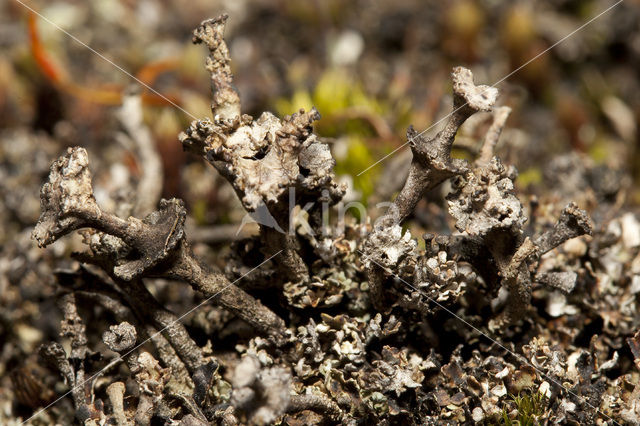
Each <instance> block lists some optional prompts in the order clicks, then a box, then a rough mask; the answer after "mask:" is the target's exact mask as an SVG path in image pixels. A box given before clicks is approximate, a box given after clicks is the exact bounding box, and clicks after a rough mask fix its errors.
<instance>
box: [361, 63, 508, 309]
mask: <svg viewBox="0 0 640 426" xmlns="http://www.w3.org/2000/svg"><path fill="white" fill-rule="evenodd" d="M452 79H453V111H452V113H451V114H450V116H449V118H448V120H447V123H446V125H445V127H444V129H442V130H441V131H440V132H439V133H438V134H437V135H436V136H435V137H434V138H425V137H423V136H422V135H419V134H418V133H417V132H416V131H415V130H414V129H413V127H410V128H409V130H408V131H407V140H408V141H409V146H410V147H411V151H412V153H413V159H412V161H411V165H410V167H409V175H408V176H407V180H406V182H405V184H404V186H403V187H402V190H401V191H400V193H399V194H398V196H397V197H396V198H395V200H394V201H393V203H392V205H391V207H390V208H389V210H388V212H387V214H386V215H385V216H384V217H383V218H381V219H380V220H379V221H378V222H377V225H376V228H375V229H374V230H373V232H372V233H371V234H370V236H369V238H368V241H367V243H366V245H365V255H366V256H367V258H370V259H371V260H370V261H368V262H367V277H368V279H369V288H370V295H371V300H372V303H373V305H374V306H375V307H376V309H378V310H384V309H385V303H384V297H383V295H384V290H383V288H382V285H383V283H384V277H385V271H384V268H383V267H381V265H382V266H384V267H392V266H395V265H394V263H396V262H397V261H398V260H399V259H400V257H401V256H399V255H394V256H389V253H391V252H394V253H398V252H401V251H403V250H402V249H399V248H397V247H389V250H386V251H385V250H381V246H382V247H384V246H392V245H396V243H394V241H396V242H400V241H401V239H402V238H401V231H400V228H399V225H400V223H401V222H402V221H404V220H405V219H406V218H407V217H408V216H409V215H410V214H411V213H413V211H414V209H415V207H416V205H417V204H418V202H419V201H420V199H421V198H422V197H423V196H424V194H425V193H426V192H428V191H429V190H431V189H433V188H435V187H436V186H438V185H439V184H441V183H442V182H443V181H445V180H446V179H448V178H450V177H452V176H455V175H458V174H462V173H464V172H465V171H466V170H467V167H466V162H465V161H463V160H459V159H453V158H451V147H452V145H453V142H454V140H455V136H456V133H457V131H458V129H459V128H460V126H462V124H463V123H464V122H465V121H466V120H467V119H468V118H469V117H470V116H471V115H473V114H475V113H476V112H478V111H488V110H490V109H491V108H492V106H493V104H494V102H495V100H496V97H497V94H498V91H497V89H495V88H493V87H488V86H476V85H475V84H474V83H473V74H472V73H471V71H469V70H468V69H466V68H462V67H456V68H454V69H453V73H452ZM390 237H391V238H390ZM391 240H393V241H391ZM402 245H403V246H405V247H407V244H402ZM408 250H410V248H407V249H406V250H404V251H407V252H408Z"/></svg>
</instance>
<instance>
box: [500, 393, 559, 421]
mask: <svg viewBox="0 0 640 426" xmlns="http://www.w3.org/2000/svg"><path fill="white" fill-rule="evenodd" d="M511 401H513V403H515V406H516V410H517V415H516V418H515V419H512V418H511V417H510V416H509V409H508V407H503V408H502V423H501V424H503V425H505V426H513V425H518V426H533V425H537V424H540V422H539V420H540V417H541V416H542V415H544V412H545V408H546V407H547V405H548V399H547V397H546V396H545V395H544V394H542V393H540V392H531V393H525V394H522V395H521V394H520V393H518V395H511Z"/></svg>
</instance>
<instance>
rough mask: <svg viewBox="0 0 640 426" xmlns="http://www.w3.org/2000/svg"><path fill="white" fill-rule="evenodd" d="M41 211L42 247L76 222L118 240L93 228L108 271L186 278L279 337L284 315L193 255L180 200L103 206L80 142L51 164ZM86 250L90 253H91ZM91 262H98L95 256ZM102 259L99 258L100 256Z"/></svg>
mask: <svg viewBox="0 0 640 426" xmlns="http://www.w3.org/2000/svg"><path fill="white" fill-rule="evenodd" d="M41 203H42V214H41V216H40V220H39V221H38V224H37V225H36V228H35V229H34V232H33V235H34V237H35V239H36V240H37V241H38V244H39V245H40V246H41V247H43V246H46V245H48V244H51V243H52V242H53V241H55V240H56V239H58V238H59V237H60V236H62V235H65V234H67V233H69V232H71V231H72V230H75V229H79V228H92V229H94V230H97V231H100V232H102V233H104V234H107V235H109V236H113V237H117V238H118V239H119V240H121V241H122V242H124V243H125V245H122V243H121V242H119V241H118V240H113V239H110V240H109V239H106V238H105V237H104V234H95V235H94V236H93V237H94V238H93V240H92V241H91V244H90V246H91V249H92V251H93V256H94V257H95V258H96V259H104V258H106V259H108V262H110V263H111V268H110V269H109V270H108V271H107V272H108V273H109V274H110V275H113V276H115V277H117V278H118V279H120V280H123V281H128V282H130V281H133V280H135V279H139V278H142V277H165V278H177V279H181V280H184V281H187V282H188V283H189V284H191V285H192V286H193V287H194V288H195V289H196V290H198V291H202V292H203V293H205V295H207V296H210V297H211V296H216V297H217V300H218V302H219V303H220V304H221V305H222V306H223V307H225V308H227V309H229V310H231V311H232V312H234V313H235V314H236V315H238V316H239V317H240V318H242V319H244V320H246V321H247V322H249V323H250V324H252V325H254V326H256V327H257V328H258V330H260V331H261V332H263V333H266V334H269V335H273V336H276V337H281V336H282V335H283V333H284V321H282V319H280V318H279V317H277V316H276V315H275V314H274V313H273V312H272V311H271V310H269V309H268V308H267V307H266V306H264V305H263V304H262V303H260V302H259V301H258V300H256V299H255V298H253V297H252V296H250V295H249V294H247V293H246V292H245V291H244V290H242V289H240V288H238V287H237V286H235V285H234V284H232V283H230V282H229V280H227V278H226V277H225V276H224V275H222V274H221V273H218V272H213V271H210V270H209V269H208V268H207V267H206V266H204V265H202V264H201V263H200V262H199V261H198V260H197V259H195V257H194V256H193V254H192V252H191V249H190V247H189V246H188V244H187V242H186V241H185V234H184V221H185V217H186V211H185V209H184V206H183V205H182V202H180V201H179V200H175V199H173V200H162V201H161V202H160V210H158V211H155V212H153V213H151V214H150V215H148V216H147V217H146V218H145V219H144V220H140V219H138V218H135V217H129V218H128V219H127V220H124V219H121V218H119V217H117V216H115V215H113V214H110V213H108V212H104V211H102V210H101V209H100V208H99V207H98V205H97V203H96V201H95V198H94V197H93V189H92V187H91V175H90V173H89V170H88V156H87V152H86V151H85V150H84V149H83V148H70V149H69V150H68V152H67V154H66V155H64V156H62V157H61V158H60V159H59V160H58V161H57V162H55V163H54V164H53V165H52V167H51V173H50V175H49V182H47V183H46V184H44V185H43V187H42V192H41ZM90 256H91V255H90ZM95 263H100V261H99V260H96V262H95ZM103 263H104V262H103Z"/></svg>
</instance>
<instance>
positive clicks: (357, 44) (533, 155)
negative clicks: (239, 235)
mask: <svg viewBox="0 0 640 426" xmlns="http://www.w3.org/2000/svg"><path fill="white" fill-rule="evenodd" d="M26 4H28V6H29V7H32V8H33V9H34V10H36V11H37V12H38V13H41V14H42V15H43V16H44V17H46V18H47V19H49V20H51V21H52V22H54V23H56V24H57V25H59V26H60V27H62V28H63V29H64V30H65V31H68V32H69V33H70V34H72V35H74V36H75V37H77V38H78V39H79V40H82V41H83V42H85V43H87V44H88V45H90V46H91V47H92V48H93V49H95V50H96V51H97V52H100V53H101V54H103V55H104V56H106V57H107V58H109V59H110V60H112V61H113V62H114V63H116V64H117V65H118V66H120V67H122V68H123V69H125V70H127V71H128V72H130V73H131V74H133V75H135V76H136V77H137V78H139V79H140V80H142V81H144V82H145V83H147V84H149V85H150V86H152V87H153V88H154V89H156V90H157V91H159V92H160V93H162V94H163V95H165V96H166V97H167V98H168V99H170V100H171V101H172V102H174V103H176V104H178V105H180V106H181V107H182V108H184V110H186V111H188V112H189V113H190V114H192V115H193V116H196V117H205V116H209V115H210V110H209V99H210V98H209V82H208V76H207V74H206V72H205V70H204V68H203V62H204V53H205V52H204V48H203V47H201V46H195V45H192V44H191V42H190V38H191V31H192V29H193V28H194V27H195V26H196V25H197V24H198V23H199V22H200V21H201V20H202V19H205V18H208V17H214V16H217V15H218V14H220V13H222V12H226V13H228V14H229V15H230V19H229V21H228V27H227V31H226V39H227V43H228V45H229V48H230V51H231V56H232V59H233V64H232V66H233V72H234V75H235V84H236V86H237V88H238V89H239V91H240V94H241V96H242V102H243V111H244V112H245V113H248V114H251V115H254V116H257V115H259V114H260V113H261V112H262V111H265V110H271V111H274V112H277V113H279V114H287V113H292V112H294V111H296V110H298V109H299V108H306V109H308V108H310V107H311V106H316V108H317V109H318V110H319V111H320V113H321V115H322V117H323V118H322V120H321V121H320V122H319V123H318V124H317V126H316V130H317V133H318V134H319V135H320V136H323V137H325V138H327V141H328V142H329V143H330V144H331V146H332V150H333V154H334V156H335V158H336V160H337V166H336V169H337V172H338V173H339V174H340V175H344V176H345V177H344V179H345V180H347V181H349V182H351V184H352V189H353V191H352V192H351V194H350V196H351V198H352V199H361V200H364V201H365V202H366V201H369V202H371V201H372V200H375V201H380V200H385V199H387V198H388V196H390V195H392V193H393V190H394V188H393V187H392V188H389V189H388V191H387V192H390V194H387V193H385V190H386V182H387V181H388V180H389V179H392V178H393V177H394V176H396V175H398V174H400V175H402V172H403V170H404V166H403V163H402V161H403V160H402V159H404V161H407V158H408V150H406V149H405V150H403V151H400V152H398V153H397V154H395V155H394V156H392V157H390V158H389V159H387V160H385V161H384V162H381V163H380V164H378V165H377V166H375V167H373V168H371V169H370V170H368V171H367V172H366V173H363V174H361V175H359V176H358V174H359V173H360V172H362V171H363V170H365V169H367V168H368V167H369V166H371V165H372V164H373V163H375V162H376V161H377V160H378V159H380V158H381V157H383V156H384V155H385V154H387V153H389V152H391V151H393V150H394V149H395V148H397V147H399V146H400V145H402V144H403V143H404V142H405V140H406V139H405V132H406V128H407V127H408V126H409V125H410V124H413V125H414V126H415V128H416V129H417V130H418V131H422V130H424V129H428V128H429V127H430V126H432V125H433V124H434V123H436V122H437V121H438V120H440V119H441V118H442V117H444V116H445V115H446V114H447V113H448V112H449V111H450V109H451V99H450V85H451V83H450V78H449V73H450V71H451V68H452V67H453V66H456V65H463V66H466V67H468V68H470V69H472V71H473V72H474V74H475V79H476V82H477V83H484V84H490V85H491V84H493V83H495V82H498V81H500V80H502V79H503V77H505V76H507V75H508V74H510V73H511V72H512V71H513V70H516V69H517V68H518V67H520V66H521V65H522V64H525V63H526V62H527V61H529V60H530V59H532V58H534V57H536V55H539V54H541V53H543V52H545V50H546V49H548V48H549V47H551V46H552V45H553V44H554V43H556V42H558V41H559V40H561V39H562V38H563V37H565V36H566V35H568V34H570V33H571V32H572V31H574V30H575V29H577V28H579V27H580V26H581V25H583V24H584V23H586V22H587V21H589V20H590V19H591V18H592V17H594V16H596V15H597V14H598V13H600V12H602V11H604V10H605V9H606V8H608V7H609V6H611V5H613V2H611V1H605V0H591V1H572V0H566V1H563V0H554V1H536V2H529V1H526V2H525V1H520V2H518V1H515V2H503V1H495V0H483V1H473V0H456V1H454V0H452V1H413V0H394V1H388V0H386V1H384V0H380V1H341V0H326V1H325V0H323V1H320V0H316V1H304V2H300V1H294V0H280V1H260V0H252V1H249V0H245V1H238V0H228V1H210V0H207V1H204V0H194V1H190V2H189V3H188V7H187V6H185V3H183V2H177V1H169V0H167V1H153V0H143V1H132V0H91V1H67V0H65V1H62V0H60V1H59V0H53V1H29V2H28V3H26ZM639 6H640V1H638V0H625V1H623V2H622V3H621V4H619V5H617V6H616V7H614V8H613V9H612V10H610V11H609V12H607V13H606V14H604V15H603V16H601V17H600V18H598V19H596V20H595V21H593V22H592V23H591V24H589V25H588V26H586V27H585V28H583V29H582V30H580V31H578V32H577V33H575V34H574V35H573V36H571V37H569V38H567V39H566V40H565V41H563V42H562V43H560V44H559V45H557V46H556V47H554V48H553V49H551V50H549V51H548V52H546V53H544V54H542V55H541V56H539V57H538V58H537V59H535V60H534V61H532V62H531V63H529V64H527V65H526V66H524V67H523V68H521V69H520V70H518V71H517V72H515V73H514V74H513V75H511V76H509V77H508V78H507V79H506V80H505V81H502V82H500V83H499V84H498V87H499V88H500V91H501V98H500V102H499V103H500V104H503V105H508V106H510V107H511V108H512V109H513V112H512V114H511V117H510V118H509V121H508V123H507V127H508V130H507V131H505V133H504V136H503V139H502V141H503V142H502V143H501V145H500V147H499V150H498V152H499V153H500V154H501V155H502V156H503V158H504V159H505V160H506V161H507V162H509V163H511V164H513V165H515V166H516V167H517V168H518V170H519V172H520V180H519V185H520V187H521V188H528V189H529V190H530V191H532V192H535V191H537V190H538V191H545V187H547V189H549V187H553V186H554V184H553V182H545V170H544V167H543V166H544V165H545V164H548V163H549V162H550V161H551V160H553V159H554V158H555V157H556V156H558V155H561V154H566V153H569V152H573V153H576V154H578V155H580V156H583V157H584V156H587V157H588V158H589V161H593V162H594V163H596V164H606V165H607V166H608V167H611V168H614V169H615V170H619V171H622V172H623V173H624V174H625V175H627V176H631V177H632V178H633V179H636V180H637V178H638V175H639V171H640V151H639V150H638V130H637V123H638V118H639V117H640V96H639V95H638V93H640V7H639ZM0 10H1V13H0V51H1V52H2V54H1V55H0V129H1V133H0V140H1V144H2V148H0V162H1V164H2V167H3V175H6V176H4V177H5V178H7V179H4V180H3V182H2V183H0V188H1V189H0V191H2V197H3V199H4V200H5V203H4V204H5V205H4V207H3V208H2V210H3V212H2V214H3V215H5V218H6V217H7V216H6V215H10V216H13V217H15V216H17V217H18V218H19V219H20V222H22V225H24V224H27V223H33V222H34V221H35V219H36V218H37V215H38V203H37V201H38V200H37V198H34V199H30V198H32V197H29V194H26V193H22V191H21V190H18V191H17V193H15V192H16V191H13V190H12V189H16V187H15V185H16V184H19V185H18V187H19V188H22V189H24V185H26V184H28V183H29V182H31V181H30V180H29V179H33V183H34V184H35V186H34V187H33V188H35V189H36V190H37V187H38V185H39V183H40V180H41V179H42V178H43V177H44V176H45V175H46V171H47V169H48V163H49V161H51V160H52V159H53V158H55V157H56V156H57V155H58V154H59V153H60V152H61V151H62V150H63V148H64V147H66V146H72V145H82V146H85V147H87V148H88V149H89V150H90V152H91V151H94V152H95V154H94V155H92V158H95V157H96V156H97V157H98V158H100V161H103V162H104V164H105V166H108V167H109V168H110V169H109V170H104V171H102V168H101V165H100V164H94V167H97V168H98V170H100V172H98V173H97V174H96V176H97V179H103V180H104V181H105V182H106V183H105V185H107V188H106V190H107V191H110V190H113V188H110V186H118V185H123V184H124V183H125V182H127V181H128V180H129V179H135V178H136V174H137V173H139V165H137V164H136V159H135V158H134V156H132V155H131V154H130V153H128V152H127V149H126V147H123V146H122V144H119V143H118V142H117V140H116V139H117V138H116V137H115V133H116V131H117V125H116V123H115V119H114V118H113V117H114V110H115V109H116V108H117V107H118V106H119V105H120V103H121V99H122V93H123V91H124V90H126V89H127V88H128V86H130V85H131V84H132V83H134V81H133V80H132V79H131V78H130V77H128V76H127V75H125V74H124V73H123V72H121V71H120V70H118V69H117V68H116V67H115V66H114V65H112V64H110V63H108V62H106V61H105V60H104V59H102V58H100V57H99V56H98V55H96V54H95V53H93V52H91V51H90V50H89V49H87V48H86V47H84V46H82V45H81V44H79V43H77V42H76V41H74V40H73V39H72V38H71V37H69V36H68V35H67V34H65V33H63V32H62V31H60V30H59V29H58V28H56V27H55V26H54V25H52V24H51V23H49V22H46V21H45V20H43V19H41V18H39V17H38V16H37V15H35V14H34V13H32V12H29V10H28V9H27V8H26V7H25V6H24V5H23V4H21V3H20V2H18V1H16V0H3V2H2V3H1V6H0ZM142 97H143V99H142V100H143V105H144V117H145V123H146V124H147V125H148V126H149V128H150V130H151V132H152V134H153V138H154V141H155V144H156V146H157V148H158V150H159V152H160V155H161V157H162V162H163V166H164V171H165V173H164V175H165V178H164V179H165V181H164V189H163V192H164V195H165V196H167V197H170V196H176V197H182V198H185V199H186V201H187V203H188V205H189V208H190V210H191V211H192V213H193V216H194V218H195V220H196V221H198V222H199V223H203V224H204V223H226V222H233V221H235V220H237V219H238V217H235V216H234V215H233V211H232V210H230V209H229V208H228V203H233V194H231V192H230V191H229V189H228V188H226V185H221V182H219V181H218V179H217V178H216V177H215V173H214V172H213V171H212V170H208V169H207V167H206V166H205V165H204V164H202V162H201V161H199V160H198V159H193V158H186V156H185V154H183V153H182V150H181V146H180V144H179V143H178V142H177V140H176V137H177V134H178V133H179V132H180V131H181V130H183V129H184V128H186V127H187V126H188V123H189V122H190V121H191V120H192V117H190V116H188V115H187V114H185V113H184V112H182V111H181V110H179V109H178V108H176V107H175V106H173V105H171V104H169V102H167V100H165V99H163V98H161V97H159V96H157V95H156V94H154V93H151V92H149V91H148V90H143V91H142ZM442 124H443V123H442ZM442 124H440V125H436V126H434V127H433V128H431V129H429V131H428V132H427V135H429V134H433V133H435V132H436V131H437V130H439V128H440V127H441V126H442ZM480 124H481V125H477V123H474V125H473V126H469V127H470V129H469V132H468V134H464V132H463V134H462V135H460V136H459V138H458V142H457V145H459V149H458V151H460V152H458V153H457V155H460V156H465V155H470V153H473V150H474V149H475V147H476V145H477V141H479V140H480V138H481V135H482V134H483V132H484V130H486V125H487V124H488V122H487V123H484V126H483V125H482V124H483V123H480ZM38 159H39V160H40V162H38ZM92 161H94V162H95V160H92ZM114 164H116V165H117V166H114ZM114 167H115V170H114ZM566 167H569V166H566V165H565V168H566ZM385 171H386V173H387V174H386V175H385ZM202 174H205V175H207V177H206V178H203V179H199V178H197V177H198V176H199V175H202ZM23 175H24V176H23ZM552 175H553V174H552ZM10 177H14V178H15V179H13V180H12V179H8V178H10ZM400 178H402V176H400ZM16 179H17V180H16ZM12 185H13V186H14V188H12V187H11V186H12ZM377 188H379V190H378V192H381V193H376V191H377ZM30 189H31V188H30ZM551 189H553V188H551ZM31 195H32V194H31ZM639 200H640V195H639V194H638V193H637V191H635V192H634V191H631V193H630V196H629V198H628V199H627V200H626V201H627V202H632V203H637V202H638V201H639ZM7 210H8V211H7ZM230 215H231V216H230ZM4 222H5V220H3V223H4ZM3 234H4V235H7V231H3ZM0 242H1V241H0Z"/></svg>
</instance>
